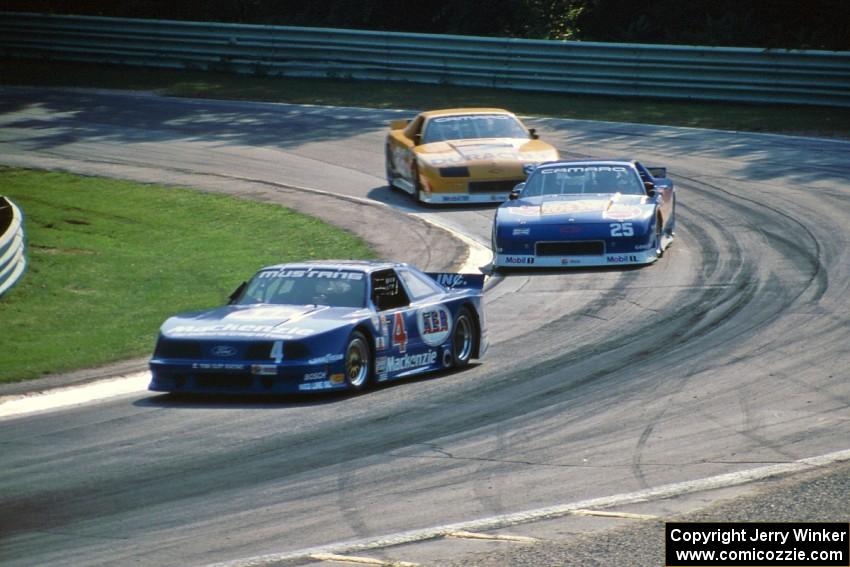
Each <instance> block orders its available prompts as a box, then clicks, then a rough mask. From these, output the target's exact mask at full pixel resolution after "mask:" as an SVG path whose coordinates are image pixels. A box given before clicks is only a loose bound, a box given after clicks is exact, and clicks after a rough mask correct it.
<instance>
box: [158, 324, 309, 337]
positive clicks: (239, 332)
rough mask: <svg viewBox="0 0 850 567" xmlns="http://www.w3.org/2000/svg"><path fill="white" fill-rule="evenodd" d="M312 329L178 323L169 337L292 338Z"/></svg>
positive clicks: (167, 333)
mask: <svg viewBox="0 0 850 567" xmlns="http://www.w3.org/2000/svg"><path fill="white" fill-rule="evenodd" d="M315 332H316V331H314V330H313V329H303V328H298V327H277V326H276V325H248V324H244V325H243V324H239V323H221V324H218V325H178V326H176V327H174V328H173V329H169V330H168V331H167V332H166V335H168V336H169V337H181V336H216V335H221V334H227V335H231V336H240V337H275V338H281V339H294V338H298V337H307V336H310V335H312V334H314V333H315Z"/></svg>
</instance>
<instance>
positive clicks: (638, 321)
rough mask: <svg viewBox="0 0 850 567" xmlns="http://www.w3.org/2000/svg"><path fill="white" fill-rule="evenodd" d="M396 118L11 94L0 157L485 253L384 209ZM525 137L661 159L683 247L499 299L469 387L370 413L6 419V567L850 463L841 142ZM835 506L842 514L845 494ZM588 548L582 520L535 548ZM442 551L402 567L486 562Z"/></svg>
mask: <svg viewBox="0 0 850 567" xmlns="http://www.w3.org/2000/svg"><path fill="white" fill-rule="evenodd" d="M408 114H409V113H399V112H394V111H380V110H364V109H335V108H319V107H300V106H290V105H272V104H253V103H243V102H210V101H197V100H180V99H163V98H158V97H153V96H148V95H144V94H117V93H108V92H84V91H45V90H29V89H2V90H0V162H2V163H6V164H12V165H25V166H31V167H48V168H57V169H67V170H69V171H78V172H82V173H91V174H95V173H97V174H103V175H112V176H117V177H125V178H131V179H141V180H147V181H157V182H171V183H178V184H183V185H191V186H195V187H199V188H202V189H206V190H211V191H227V192H233V193H237V194H241V195H244V196H248V197H255V198H260V199H264V200H270V201H277V202H290V201H291V202H292V203H301V201H299V198H300V197H299V192H298V191H293V190H292V189H287V188H286V187H287V186H305V187H312V188H317V189H321V190H323V191H327V192H331V193H334V194H339V195H346V196H350V197H356V198H367V199H371V200H375V201H379V202H382V203H386V204H389V205H391V206H392V207H395V208H398V209H401V210H415V211H417V212H420V213H422V214H423V215H425V216H429V217H432V218H434V219H435V220H437V221H439V222H440V223H442V224H444V225H447V226H451V227H453V228H455V229H457V230H460V231H462V232H463V233H465V234H467V235H468V236H470V237H471V238H473V239H475V240H477V241H479V242H481V243H482V244H486V243H487V242H488V241H489V231H490V223H491V220H492V216H493V212H494V209H493V208H488V207H464V208H460V209H449V208H428V209H423V208H421V207H417V206H416V205H413V204H412V203H411V202H410V201H409V199H407V198H406V197H405V196H403V195H401V194H398V193H395V192H391V191H390V190H389V189H388V188H387V187H386V183H385V181H384V179H383V137H384V135H385V128H386V123H387V121H388V120H389V119H391V118H396V117H399V116H406V115H408ZM528 122H529V125H530V126H534V127H536V128H538V131H539V132H540V133H541V137H542V138H543V139H546V140H549V141H551V142H553V143H554V145H556V147H558V148H559V149H560V150H561V152H562V155H563V156H582V157H583V156H595V157H636V158H639V159H641V160H642V161H643V162H644V163H646V164H648V165H666V166H667V167H668V170H669V172H670V175H671V177H672V178H673V180H674V181H675V183H676V187H677V191H678V205H677V207H678V208H677V214H678V230H677V235H676V242H675V244H674V245H673V247H672V248H671V249H670V250H669V251H668V253H667V254H666V255H665V256H664V258H662V259H661V260H660V261H659V262H658V263H656V264H655V265H653V266H650V267H646V268H640V269H597V270H580V271H569V272H561V273H557V272H544V273H538V272H512V273H510V274H508V275H507V276H505V277H497V278H494V279H493V280H491V282H490V283H489V284H488V285H489V288H488V291H487V294H486V309H487V316H488V326H489V329H490V338H491V341H492V347H491V350H490V352H489V353H488V356H487V358H486V359H485V361H484V362H483V363H482V364H480V365H476V366H474V367H472V368H470V369H469V370H466V371H464V372H460V373H452V374H444V375H441V376H437V377H434V378H429V379H420V380H412V381H407V382H404V383H400V384H396V385H392V386H390V387H386V388H382V389H379V390H377V391H375V392H371V393H368V394H366V395H360V396H333V397H316V398H297V399H292V398H288V399H278V400H256V399H250V400H221V399H188V400H187V399H180V398H174V397H170V396H164V395H154V394H150V393H146V392H139V393H136V394H132V395H124V396H120V397H116V398H112V399H109V400H106V401H98V402H93V403H90V404H84V405H80V406H77V407H72V408H67V409H62V410H57V411H51V412H44V413H38V414H33V415H25V416H20V417H15V418H11V419H6V420H3V421H2V422H0V447H2V467H0V487H2V492H0V562H2V564H3V565H10V566H17V565H50V564H75V565H119V564H120V565H124V564H133V565H167V564H181V565H182V564H195V565H208V564H211V563H216V562H223V563H225V564H231V565H236V564H239V561H240V560H243V559H246V558H257V557H260V558H262V557H264V556H265V557H266V558H275V557H278V558H282V557H284V556H285V555H286V554H291V553H295V552H297V551H298V550H304V549H310V548H318V547H321V546H326V545H329V544H333V543H335V542H342V541H353V540H369V539H378V538H381V537H383V536H387V535H389V534H398V533H400V532H405V531H411V530H419V529H426V528H429V527H432V526H441V525H447V524H452V523H459V522H464V521H468V520H474V519H477V518H487V517H493V516H498V515H503V514H510V513H514V512H518V511H523V510H531V509H535V508H543V507H547V506H552V505H554V504H561V503H569V502H580V501H588V500H592V499H594V498H596V499H599V498H604V497H609V496H614V495H618V494H623V493H633V492H636V491H641V490H646V489H650V488H653V487H659V486H664V485H669V484H672V483H682V482H687V481H695V480H697V479H704V478H706V477H712V476H715V475H721V474H728V473H736V472H740V471H746V470H749V469H753V468H756V467H762V466H765V465H771V464H782V463H789V462H794V461H797V460H799V459H804V458H806V457H814V456H818V455H823V454H828V453H834V452H837V451H844V450H846V449H848V448H850V442H849V441H850V411H848V407H850V341H848V337H850V315H848V309H847V305H848V302H847V297H848V287H850V273H848V272H850V258H848V246H847V245H848V241H850V222H848V219H850V196H848V190H847V187H848V182H850V167H849V166H848V165H847V156H848V155H850V143H848V142H846V141H836V140H819V139H814V138H793V137H783V136H770V135H755V134H744V133H733V132H714V131H707V130H696V129H682V128H671V127H661V126H646V125H625V124H609V123H593V122H583V121H573V120H554V119H535V120H530V121H528ZM331 201H333V202H334V203H336V205H333V207H337V208H338V207H342V209H339V208H338V209H337V213H327V214H338V212H339V210H342V211H343V212H345V211H348V214H347V216H348V217H349V223H350V224H351V219H353V221H354V224H359V222H358V221H361V220H362V221H365V224H369V226H370V228H369V229H368V230H370V231H373V232H372V233H370V234H371V236H372V238H374V236H375V233H374V231H378V233H377V235H378V236H379V237H383V238H384V239H388V240H394V239H396V238H411V239H412V240H413V241H419V242H422V243H426V244H427V243H428V242H429V241H430V239H431V238H432V237H433V238H434V239H436V240H437V241H438V242H440V244H439V245H438V246H437V250H439V252H431V253H430V255H429V254H428V253H426V252H423V251H421V250H420V251H415V250H408V251H407V252H405V253H404V254H403V256H404V257H403V258H402V259H408V260H411V261H417V260H418V261H417V263H419V264H425V265H427V266H431V267H446V266H451V265H457V264H459V263H460V262H461V261H462V260H463V258H462V252H461V251H460V249H459V248H458V247H457V246H456V244H453V243H452V241H451V239H446V238H445V235H444V234H440V231H438V230H436V229H435V230H434V231H433V234H430V233H429V232H428V229H421V230H420V229H416V228H414V229H410V228H409V226H410V225H409V224H406V223H403V222H398V223H395V221H392V220H388V221H386V223H387V224H386V226H384V225H383V224H380V223H375V222H372V221H371V220H370V219H371V217H369V216H368V215H372V214H373V213H372V212H365V211H364V209H369V210H370V211H371V208H369V207H361V206H360V205H359V204H357V203H353V202H351V201H339V200H334V199H331V198H328V199H327V202H331ZM341 202H342V203H348V204H347V205H339V203H341ZM302 204H303V203H302ZM313 206H314V207H315V204H314V205H313ZM303 207H309V205H303ZM333 207H332V206H331V205H328V208H329V209H330V208H333ZM346 207H347V208H346ZM320 208H321V207H320ZM390 213H391V212H390V211H388V214H387V218H389V217H392V216H393V214H394V213H392V214H390ZM360 215H364V216H363V217H361V216H360ZM394 223H395V224H394ZM343 224H344V223H343ZM410 230H412V231H414V232H416V234H414V235H413V236H411V235H410V234H408V233H405V234H402V232H403V231H410ZM417 231H418V232H417ZM366 236H367V237H369V234H367V235H366ZM425 248H428V247H427V246H425ZM428 249H429V250H430V248H428ZM447 256H448V257H447ZM253 268H254V267H250V268H246V271H247V272H251V271H252V270H253ZM844 470H845V471H846V467H845V468H844ZM736 494H737V493H736V492H735V491H734V490H732V489H728V491H727V492H725V493H723V494H722V496H734V495H736ZM719 496H720V495H718V497H719ZM835 498H837V499H838V502H839V503H841V502H842V500H841V499H842V498H843V499H844V502H846V503H847V505H846V506H844V509H850V497H848V495H847V493H846V491H845V492H840V493H838V494H837V495H836V496H835ZM712 500H713V497H712V498H704V500H703V501H702V502H701V504H702V505H705V504H709V503H710V502H711V501H712ZM697 504H699V503H697ZM645 506H646V507H645V508H643V509H642V511H643V512H644V513H646V514H647V515H659V514H661V515H663V514H671V513H675V512H677V511H681V510H677V508H676V506H675V505H674V504H671V502H670V501H668V500H665V501H662V502H657V503H653V502H650V503H648V504H646V505H645ZM742 519H746V518H742ZM583 522H586V523H583ZM594 522H596V523H594ZM594 527H599V523H598V522H597V521H596V520H594V519H592V518H591V519H587V520H583V519H581V518H578V517H573V518H571V519H570V523H569V528H563V529H562V528H560V527H558V526H553V524H552V523H551V521H550V522H549V523H548V524H546V523H541V524H540V525H539V533H542V534H544V535H546V536H547V537H549V538H554V537H566V535H565V533H564V532H565V531H566V532H569V533H573V534H575V533H578V534H581V533H584V532H586V531H589V530H591V529H592V528H594ZM530 532H533V530H527V531H526V533H530ZM431 545H437V543H434V542H432V543H431ZM446 545H447V547H443V548H441V549H442V550H446V549H449V551H440V550H437V549H436V548H429V549H420V550H418V551H417V550H415V549H410V552H409V554H408V555H407V556H406V557H394V558H398V559H407V560H411V561H416V562H419V563H421V564H429V561H430V562H431V563H432V564H439V563H440V562H449V561H450V560H456V561H457V560H459V559H458V558H461V559H460V560H462V558H463V557H465V556H466V555H465V554H469V553H474V552H475V551H477V550H479V549H480V548H476V547H474V546H475V545H478V544H475V543H466V542H464V543H460V544H453V545H454V547H451V546H450V545H448V544H446ZM380 553H385V552H378V553H377V555H380ZM612 553H613V552H612ZM372 555H376V553H372ZM469 557H473V556H472V555H470V556H469ZM549 560H550V561H553V560H552V559H551V558H550V559H549ZM476 561H477V560H476ZM271 563H274V561H272V559H269V560H268V561H267V562H266V563H264V564H271ZM307 563H310V561H307V560H305V561H302V562H301V563H297V564H307ZM481 563H482V564H487V563H486V561H483V560H482V561H481ZM653 563H656V562H655V561H654V562H653ZM653 563H647V564H653ZM287 564H289V563H287ZM492 564H494V565H495V564H499V563H498V562H496V563H492ZM529 564H533V563H529Z"/></svg>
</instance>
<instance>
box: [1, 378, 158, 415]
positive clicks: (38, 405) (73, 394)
mask: <svg viewBox="0 0 850 567" xmlns="http://www.w3.org/2000/svg"><path fill="white" fill-rule="evenodd" d="M150 379H151V375H150V372H137V373H135V374H128V375H126V376H116V377H114V378H107V379H105V380H98V381H97V382H91V383H90V384H85V385H83V386H68V387H67V388H55V389H52V390H47V391H44V392H37V393H33V394H26V395H23V396H3V397H0V420H3V419H8V418H12V417H18V416H21V415H25V414H29V413H35V412H40V411H47V410H54V409H58V408H64V407H70V406H76V405H81V404H85V403H88V402H92V401H96V400H104V399H106V398H112V397H115V396H121V395H124V394H132V393H136V392H141V391H144V390H145V389H146V388H147V386H148V383H149V382H150Z"/></svg>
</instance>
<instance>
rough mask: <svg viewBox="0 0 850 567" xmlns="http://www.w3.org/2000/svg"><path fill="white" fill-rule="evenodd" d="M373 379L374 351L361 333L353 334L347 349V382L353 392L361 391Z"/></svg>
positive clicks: (355, 332)
mask: <svg viewBox="0 0 850 567" xmlns="http://www.w3.org/2000/svg"><path fill="white" fill-rule="evenodd" d="M371 378H372V349H371V347H370V346H369V340H368V339H367V338H366V336H365V335H364V334H363V333H361V332H360V331H354V332H353V333H351V337H350V338H349V339H348V346H346V347H345V381H346V383H347V384H348V386H349V387H350V388H351V389H352V390H356V391H361V390H364V389H366V387H368V386H369V382H370V380H371Z"/></svg>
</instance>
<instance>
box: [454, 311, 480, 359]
mask: <svg viewBox="0 0 850 567" xmlns="http://www.w3.org/2000/svg"><path fill="white" fill-rule="evenodd" d="M476 340H477V332H476V328H475V322H474V321H473V320H472V316H471V315H470V314H469V310H468V309H467V308H466V307H464V308H463V309H461V310H460V313H459V314H458V316H457V319H456V320H455V328H454V331H453V332H452V361H453V364H454V367H455V368H463V367H464V366H467V365H468V364H469V360H470V359H471V358H472V351H473V350H474V349H475V342H476Z"/></svg>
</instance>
